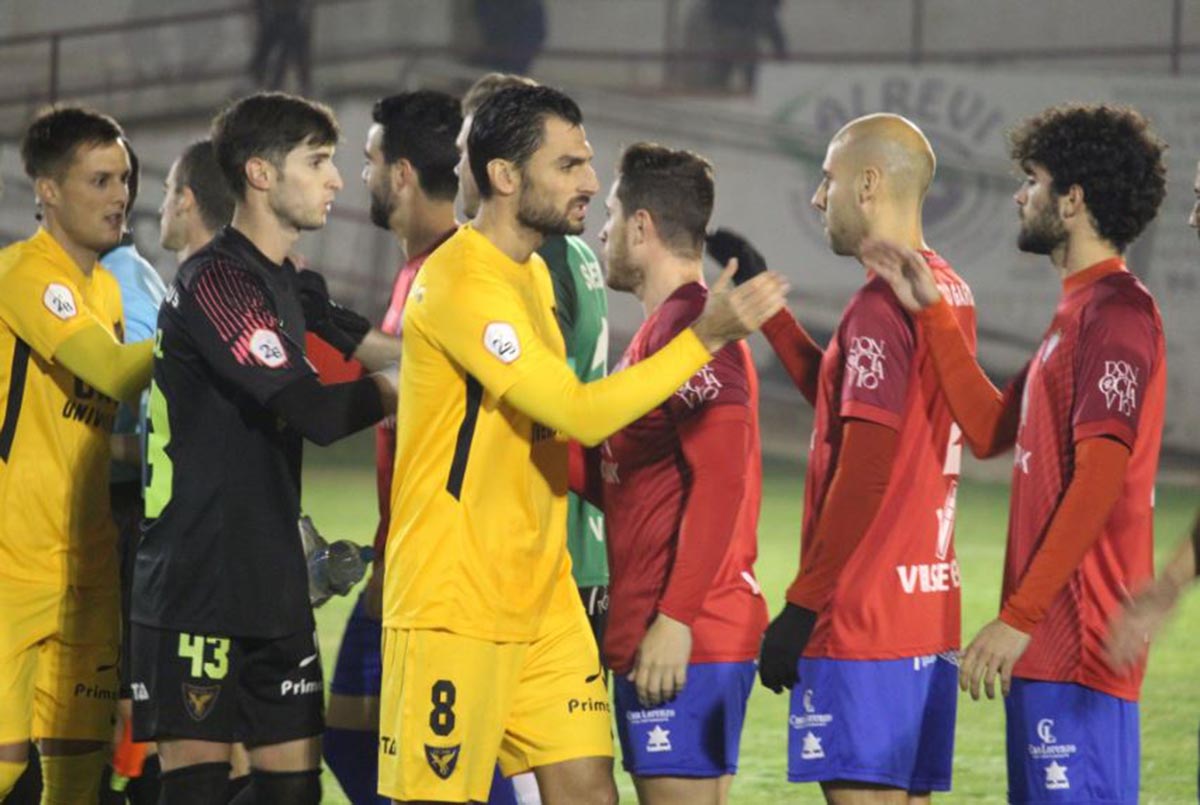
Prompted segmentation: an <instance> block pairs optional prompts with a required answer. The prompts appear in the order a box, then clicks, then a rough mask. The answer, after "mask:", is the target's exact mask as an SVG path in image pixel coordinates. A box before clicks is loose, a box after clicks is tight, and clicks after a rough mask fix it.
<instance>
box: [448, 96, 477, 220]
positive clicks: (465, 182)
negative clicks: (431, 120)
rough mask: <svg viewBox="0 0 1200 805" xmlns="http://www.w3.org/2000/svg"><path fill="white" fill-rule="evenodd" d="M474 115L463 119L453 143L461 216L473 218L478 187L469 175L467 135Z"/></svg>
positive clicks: (469, 162)
mask: <svg viewBox="0 0 1200 805" xmlns="http://www.w3.org/2000/svg"><path fill="white" fill-rule="evenodd" d="M474 120H475V115H467V116H465V117H464V118H463V122H462V128H461V129H459V130H458V139H457V140H455V141H454V145H455V147H457V148H458V165H457V166H455V168H454V172H455V173H456V174H458V198H459V200H460V201H461V202H462V211H463V215H465V216H466V217H467V218H474V217H475V214H476V213H478V212H479V185H477V184H475V177H474V176H473V175H472V174H471V160H470V158H469V155H468V154H467V135H468V134H470V133H471V123H472V121H474Z"/></svg>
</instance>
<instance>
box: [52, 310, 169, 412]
mask: <svg viewBox="0 0 1200 805" xmlns="http://www.w3.org/2000/svg"><path fill="white" fill-rule="evenodd" d="M152 348H153V344H152V342H150V341H140V342H138V343H136V344H122V343H120V342H119V341H117V339H115V338H113V335H112V333H110V332H109V331H108V330H106V329H105V328H104V326H103V325H102V324H100V322H98V321H97V322H92V323H91V324H89V325H88V326H86V327H82V328H80V329H79V330H77V331H76V332H75V333H74V334H72V335H70V336H68V337H67V339H66V340H64V341H63V342H62V344H60V345H59V347H58V349H57V350H55V351H54V360H55V362H56V363H59V364H61V365H62V366H63V367H65V368H66V369H67V371H69V372H70V373H71V374H73V375H75V376H76V377H78V378H79V379H80V380H82V381H83V382H85V383H87V384H88V385H89V386H91V387H92V388H94V389H96V390H97V391H99V392H100V393H101V394H104V395H107V396H109V397H112V398H113V399H114V400H134V399H136V398H137V395H138V392H140V391H141V390H142V389H144V388H146V386H147V385H149V383H150V373H151V371H152V368H153V359H152V357H151V350H152Z"/></svg>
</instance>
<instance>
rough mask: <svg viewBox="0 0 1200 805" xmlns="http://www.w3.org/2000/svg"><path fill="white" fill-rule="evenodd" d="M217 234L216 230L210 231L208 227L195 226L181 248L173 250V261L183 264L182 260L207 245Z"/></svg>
mask: <svg viewBox="0 0 1200 805" xmlns="http://www.w3.org/2000/svg"><path fill="white" fill-rule="evenodd" d="M216 236H217V233H216V232H210V231H209V230H208V229H204V228H197V229H196V230H195V231H194V232H191V233H189V234H188V239H187V243H185V244H184V246H183V248H182V249H180V250H179V251H177V252H175V261H176V262H177V263H179V264H180V265H183V261H184V260H186V259H188V258H189V257H191V256H192V255H193V254H195V253H196V252H198V251H199V250H200V249H202V248H203V247H205V246H206V245H208V242H209V241H210V240H212V239H213V238H214V237H216Z"/></svg>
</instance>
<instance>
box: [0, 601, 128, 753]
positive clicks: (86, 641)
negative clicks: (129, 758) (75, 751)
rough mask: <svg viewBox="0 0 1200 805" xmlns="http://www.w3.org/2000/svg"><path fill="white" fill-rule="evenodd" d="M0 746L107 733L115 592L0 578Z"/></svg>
mask: <svg viewBox="0 0 1200 805" xmlns="http://www.w3.org/2000/svg"><path fill="white" fill-rule="evenodd" d="M0 613H3V615H2V616H0V744H5V743H15V742H19V741H26V740H28V739H29V738H31V737H32V738H66V739H73V740H89V741H90V740H99V741H107V740H109V739H110V738H111V737H112V725H113V715H114V711H115V709H116V704H117V693H118V687H117V685H118V676H117V675H118V671H119V669H118V667H117V664H118V660H119V658H120V632H121V626H120V592H119V591H118V590H117V589H115V588H112V589H107V588H86V587H68V588H67V589H65V590H64V589H61V588H54V587H47V586H43V585H35V584H23V583H20V582H12V581H9V580H7V579H6V580H4V582H3V583H0Z"/></svg>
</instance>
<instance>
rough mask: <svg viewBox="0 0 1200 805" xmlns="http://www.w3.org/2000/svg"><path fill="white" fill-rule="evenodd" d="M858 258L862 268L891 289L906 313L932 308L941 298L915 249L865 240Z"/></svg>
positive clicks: (931, 271)
mask: <svg viewBox="0 0 1200 805" xmlns="http://www.w3.org/2000/svg"><path fill="white" fill-rule="evenodd" d="M859 258H860V259H861V260H862V263H863V265H864V266H866V267H867V268H869V269H871V270H872V271H874V272H875V273H876V274H878V275H879V276H881V277H883V278H884V280H886V281H887V283H888V285H890V286H892V290H893V291H894V292H895V293H896V297H897V298H898V299H899V300H900V304H901V305H903V306H904V308H905V309H906V310H907V311H909V312H910V313H917V312H920V311H921V310H923V309H924V308H927V307H932V306H933V305H936V304H937V303H938V301H939V300H940V299H941V298H942V293H941V291H939V290H938V287H937V281H936V280H935V279H934V277H933V269H931V268H930V267H929V264H928V263H926V262H925V258H924V257H922V256H921V253H920V252H918V251H917V250H915V249H910V248H907V247H905V246H900V245H898V244H896V243H892V242H890V241H886V240H879V239H877V238H868V239H867V240H866V241H864V242H863V245H862V249H861V251H860V252H859Z"/></svg>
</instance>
